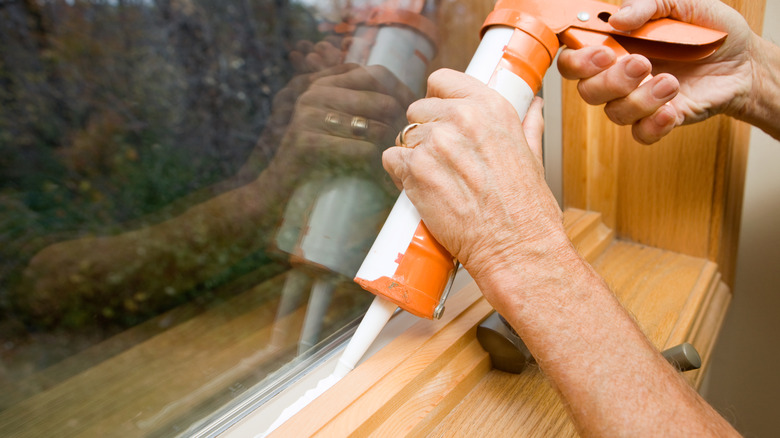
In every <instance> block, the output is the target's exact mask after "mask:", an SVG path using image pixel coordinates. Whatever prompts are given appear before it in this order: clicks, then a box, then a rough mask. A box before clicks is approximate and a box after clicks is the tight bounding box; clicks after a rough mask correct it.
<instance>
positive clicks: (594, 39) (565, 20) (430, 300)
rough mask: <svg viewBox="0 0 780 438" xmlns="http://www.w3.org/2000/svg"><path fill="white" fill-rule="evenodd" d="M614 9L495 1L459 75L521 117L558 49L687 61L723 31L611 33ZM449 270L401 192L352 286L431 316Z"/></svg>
mask: <svg viewBox="0 0 780 438" xmlns="http://www.w3.org/2000/svg"><path fill="white" fill-rule="evenodd" d="M617 9H618V7H617V6H615V5H611V4H608V3H603V2H600V1H595V0H498V2H497V3H496V5H495V8H494V9H493V11H492V12H491V13H490V14H489V15H488V17H487V19H486V20H485V23H484V25H483V26H482V30H481V35H482V41H481V43H480V45H479V47H478V49H477V51H476V53H475V54H474V56H473V58H472V60H471V62H470V64H469V66H468V68H467V69H466V73H467V74H469V75H471V76H474V77H476V78H477V79H479V80H481V81H482V82H484V83H485V84H487V85H488V86H489V87H491V88H493V89H495V90H497V91H498V92H499V93H500V94H501V95H502V96H503V97H505V98H506V99H507V100H509V102H511V103H512V105H513V106H514V108H515V110H516V111H517V114H518V115H519V116H520V118H521V119H522V118H523V117H524V116H525V113H526V111H527V109H528V107H529V105H530V103H531V100H532V99H533V97H534V95H535V94H536V93H537V92H538V91H539V90H540V88H541V85H542V78H543V77H544V75H545V73H546V71H547V69H548V68H549V67H550V65H551V63H552V61H553V59H554V58H555V55H556V53H557V52H558V49H559V48H560V46H561V45H566V46H568V47H570V48H574V49H577V48H581V47H585V46H596V45H603V46H607V47H610V48H611V49H612V50H614V51H615V53H616V55H617V56H618V57H622V56H626V55H628V54H629V53H639V54H642V55H645V56H647V57H648V58H650V59H662V60H675V61H695V60H699V59H703V58H705V57H707V56H709V55H711V54H712V53H714V52H715V51H716V50H717V49H718V48H719V47H720V45H721V44H722V43H723V41H724V40H725V39H726V34H725V33H723V32H719V31H715V30H711V29H707V28H703V27H700V26H695V25H692V24H688V23H683V22H680V21H676V20H672V19H667V18H663V19H659V20H653V21H650V22H648V23H646V24H645V25H643V26H642V27H641V28H639V29H637V30H634V31H631V32H622V31H618V30H616V29H614V28H613V27H612V26H610V25H609V23H608V20H609V18H610V17H611V16H612V14H613V13H615V12H616V11H617ZM455 271H456V261H455V260H454V259H453V257H452V256H451V255H450V254H449V253H447V251H446V250H445V249H444V248H443V247H442V246H441V245H439V244H438V243H437V242H436V241H435V239H434V238H433V237H432V236H431V234H430V233H429V231H428V230H427V228H426V227H425V224H424V223H423V222H422V221H421V219H420V215H419V213H418V212H417V210H416V209H415V208H414V206H413V205H412V203H411V202H410V201H409V199H408V198H407V197H406V194H405V193H404V192H402V193H401V195H400V197H399V198H398V200H397V201H396V203H395V205H394V207H393V209H392V211H391V213H390V216H389V217H388V219H387V221H386V222H385V224H384V226H383V228H382V230H381V231H380V233H379V235H378V237H377V239H376V241H375V242H374V245H373V246H372V247H371V250H370V251H369V253H368V256H367V257H366V259H365V260H364V261H363V264H362V266H361V267H360V269H359V270H358V273H357V275H356V277H355V281H356V282H357V283H358V284H360V285H361V286H362V287H363V288H364V289H366V290H368V291H370V292H372V293H374V294H375V295H377V296H378V297H382V298H383V299H385V300H387V301H389V302H391V303H393V304H394V305H397V306H399V307H401V308H402V309H404V310H407V311H409V312H411V313H413V314H415V315H418V316H421V317H426V318H438V317H439V316H440V315H441V312H442V311H443V309H444V301H445V299H446V295H447V292H448V291H447V289H448V287H449V286H448V285H449V284H451V278H452V277H453V275H454V274H455ZM382 298H380V299H382ZM388 307H389V305H388Z"/></svg>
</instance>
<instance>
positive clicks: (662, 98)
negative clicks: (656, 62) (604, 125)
mask: <svg viewBox="0 0 780 438" xmlns="http://www.w3.org/2000/svg"><path fill="white" fill-rule="evenodd" d="M679 90H680V84H679V82H677V79H676V78H675V77H674V76H671V75H668V74H661V75H659V76H656V77H654V78H652V79H651V80H649V81H648V82H647V83H645V84H643V85H642V86H641V87H639V88H637V89H636V90H634V91H632V92H631V93H629V94H628V95H627V96H625V97H623V98H620V99H615V100H612V101H610V102H609V103H607V104H606V105H605V106H604V112H605V113H606V115H607V117H609V119H610V120H612V121H613V122H615V123H617V124H618V125H633V124H634V123H636V122H637V121H639V120H640V119H643V118H645V117H648V116H650V115H652V114H654V113H655V112H656V111H658V109H659V108H661V106H663V105H664V104H666V103H667V102H669V101H670V100H672V99H673V98H674V97H675V96H676V95H677V93H678V92H679Z"/></svg>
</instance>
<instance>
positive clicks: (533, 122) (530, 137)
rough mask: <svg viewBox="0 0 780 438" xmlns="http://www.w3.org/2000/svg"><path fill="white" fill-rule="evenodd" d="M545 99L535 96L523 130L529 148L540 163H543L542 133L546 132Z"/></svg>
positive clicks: (526, 115)
mask: <svg viewBox="0 0 780 438" xmlns="http://www.w3.org/2000/svg"><path fill="white" fill-rule="evenodd" d="M543 106H544V101H543V100H542V98H541V97H538V96H537V97H535V98H534V100H533V102H531V106H530V107H528V112H527V113H526V114H525V119H523V132H524V133H525V140H526V141H527V142H528V148H529V149H531V152H532V153H533V154H534V156H535V157H536V159H537V160H539V163H543V162H544V161H543V158H542V135H543V134H544V118H543V117H542V107H543Z"/></svg>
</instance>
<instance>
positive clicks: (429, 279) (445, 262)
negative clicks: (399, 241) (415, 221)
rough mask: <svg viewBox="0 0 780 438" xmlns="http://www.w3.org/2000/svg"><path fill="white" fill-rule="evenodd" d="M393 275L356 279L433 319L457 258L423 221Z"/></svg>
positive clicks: (388, 297)
mask: <svg viewBox="0 0 780 438" xmlns="http://www.w3.org/2000/svg"><path fill="white" fill-rule="evenodd" d="M399 259H400V260H399V263H398V268H397V269H396V271H395V274H394V275H393V278H388V277H380V278H378V279H376V280H374V281H369V280H365V279H362V278H356V279H355V281H356V282H357V283H358V284H359V285H360V286H361V287H362V288H363V289H365V290H367V291H369V292H371V293H373V294H375V295H381V296H383V297H385V298H387V299H388V300H390V301H392V302H393V303H395V304H397V305H398V307H400V308H402V309H404V310H406V311H407V312H409V313H411V314H413V315H416V316H419V317H423V318H428V319H433V314H434V310H435V309H436V306H437V305H438V304H439V300H440V298H441V295H442V293H443V292H444V289H445V288H446V287H447V284H448V283H449V280H450V277H451V276H452V275H453V273H454V270H455V259H453V258H452V256H451V255H450V253H449V252H447V250H446V249H444V247H443V246H441V245H440V244H439V242H437V241H436V239H434V238H433V236H432V235H431V233H430V231H428V228H427V227H426V226H425V224H423V223H422V221H421V222H420V224H419V225H418V226H417V229H416V230H415V232H414V236H413V237H412V241H411V242H409V246H408V248H407V249H406V252H404V253H403V254H400V255H399Z"/></svg>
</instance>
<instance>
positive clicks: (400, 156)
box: [382, 147, 412, 190]
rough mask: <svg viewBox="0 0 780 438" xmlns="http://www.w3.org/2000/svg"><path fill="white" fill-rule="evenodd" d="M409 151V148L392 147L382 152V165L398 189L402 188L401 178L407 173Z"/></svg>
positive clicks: (410, 151)
mask: <svg viewBox="0 0 780 438" xmlns="http://www.w3.org/2000/svg"><path fill="white" fill-rule="evenodd" d="M411 153H412V149H409V148H402V147H392V148H388V149H386V150H385V151H384V153H383V154H382V166H383V167H384V168H385V171H387V174H388V175H390V179H392V180H393V183H394V184H395V186H396V187H397V188H398V189H399V190H402V189H403V188H404V187H403V180H404V179H406V178H407V177H408V175H409V166H408V163H409V160H410V158H411Z"/></svg>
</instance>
